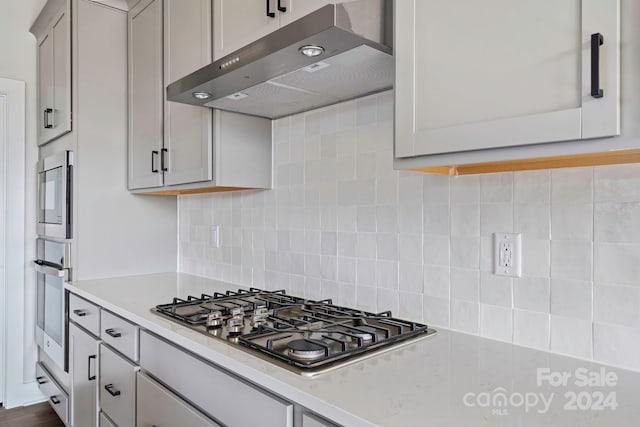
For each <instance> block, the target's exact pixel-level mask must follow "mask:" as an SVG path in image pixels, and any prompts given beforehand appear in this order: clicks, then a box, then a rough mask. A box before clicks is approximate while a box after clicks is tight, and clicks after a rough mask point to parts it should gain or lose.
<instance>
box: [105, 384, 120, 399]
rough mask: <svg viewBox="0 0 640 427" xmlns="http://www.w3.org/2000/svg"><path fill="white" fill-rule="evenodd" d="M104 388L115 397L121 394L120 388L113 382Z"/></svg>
mask: <svg viewBox="0 0 640 427" xmlns="http://www.w3.org/2000/svg"><path fill="white" fill-rule="evenodd" d="M104 389H105V390H107V392H108V393H109V394H110V395H111V396H113V397H117V396H120V390H117V389H116V388H115V387H114V386H113V384H107V385H106V386H104Z"/></svg>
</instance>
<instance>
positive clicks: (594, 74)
mask: <svg viewBox="0 0 640 427" xmlns="http://www.w3.org/2000/svg"><path fill="white" fill-rule="evenodd" d="M603 44H604V37H603V36H602V34H600V33H594V34H591V96H593V97H594V98H602V97H603V96H604V91H603V90H602V89H601V88H600V46H602V45H603Z"/></svg>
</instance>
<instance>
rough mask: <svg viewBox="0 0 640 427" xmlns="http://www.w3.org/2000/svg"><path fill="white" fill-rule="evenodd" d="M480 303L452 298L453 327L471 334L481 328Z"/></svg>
mask: <svg viewBox="0 0 640 427" xmlns="http://www.w3.org/2000/svg"><path fill="white" fill-rule="evenodd" d="M479 326H480V304H479V303H477V302H469V301H461V300H457V299H452V300H451V328H452V329H456V330H458V331H461V332H467V333H470V334H478V332H479V329H480V327H479Z"/></svg>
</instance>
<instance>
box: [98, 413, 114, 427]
mask: <svg viewBox="0 0 640 427" xmlns="http://www.w3.org/2000/svg"><path fill="white" fill-rule="evenodd" d="M100 427H118V426H116V425H115V424H114V423H112V422H111V420H110V419H109V418H107V416H106V415H105V414H104V412H100Z"/></svg>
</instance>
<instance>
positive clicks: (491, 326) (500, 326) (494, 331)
mask: <svg viewBox="0 0 640 427" xmlns="http://www.w3.org/2000/svg"><path fill="white" fill-rule="evenodd" d="M512 316H513V314H512V310H511V308H505V307H496V306H493V305H487V304H480V335H482V336H483V337H487V338H491V339H494V340H499V341H505V342H511V341H512V337H513V319H512Z"/></svg>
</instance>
